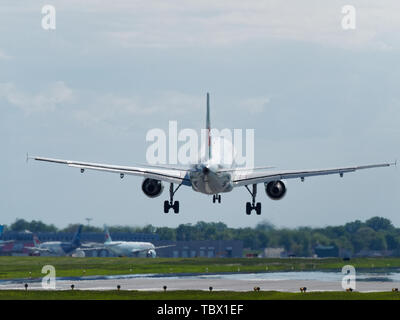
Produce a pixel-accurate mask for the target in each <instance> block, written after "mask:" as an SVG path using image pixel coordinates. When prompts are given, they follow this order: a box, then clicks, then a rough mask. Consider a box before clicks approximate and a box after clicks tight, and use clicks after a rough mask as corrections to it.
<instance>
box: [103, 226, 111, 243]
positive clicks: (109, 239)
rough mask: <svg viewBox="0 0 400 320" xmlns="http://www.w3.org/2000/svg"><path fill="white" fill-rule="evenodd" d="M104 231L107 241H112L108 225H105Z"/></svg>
mask: <svg viewBox="0 0 400 320" xmlns="http://www.w3.org/2000/svg"><path fill="white" fill-rule="evenodd" d="M104 232H105V238H106V239H105V242H111V241H112V239H111V235H110V232H109V231H108V227H107V226H106V225H104Z"/></svg>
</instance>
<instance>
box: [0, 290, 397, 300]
mask: <svg viewBox="0 0 400 320" xmlns="http://www.w3.org/2000/svg"><path fill="white" fill-rule="evenodd" d="M0 300H400V293H398V292H397V293H396V292H368V293H360V292H339V291H335V292H307V293H292V292H278V291H259V292H254V291H249V292H232V291H214V292H207V291H167V292H148V291H123V290H121V291H84V290H82V291H80V290H74V291H72V290H68V291H29V290H28V291H21V290H3V291H0Z"/></svg>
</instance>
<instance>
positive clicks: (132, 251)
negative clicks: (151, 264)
mask: <svg viewBox="0 0 400 320" xmlns="http://www.w3.org/2000/svg"><path fill="white" fill-rule="evenodd" d="M168 247H175V244H170V245H167V246H160V247H154V250H157V249H162V248H168ZM149 250H150V249H149V248H147V249H133V250H131V253H139V252H145V251H149Z"/></svg>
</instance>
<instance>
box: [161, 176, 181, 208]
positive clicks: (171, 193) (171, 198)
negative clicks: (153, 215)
mask: <svg viewBox="0 0 400 320" xmlns="http://www.w3.org/2000/svg"><path fill="white" fill-rule="evenodd" d="M181 185H182V183H181V184H180V185H179V186H178V187H177V188H176V189H175V190H174V184H173V183H171V184H170V186H169V201H168V200H165V201H164V213H168V212H169V209H171V208H172V209H174V212H175V213H179V201H175V202H174V194H175V192H176V191H178V189H179V188H180V186H181Z"/></svg>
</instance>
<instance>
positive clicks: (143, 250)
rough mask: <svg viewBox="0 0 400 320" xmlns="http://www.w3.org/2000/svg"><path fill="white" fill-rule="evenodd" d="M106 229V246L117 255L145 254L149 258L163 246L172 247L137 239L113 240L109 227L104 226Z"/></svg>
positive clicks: (153, 256)
mask: <svg viewBox="0 0 400 320" xmlns="http://www.w3.org/2000/svg"><path fill="white" fill-rule="evenodd" d="M104 230H105V233H106V240H105V242H104V244H103V245H104V248H105V249H107V250H109V251H111V252H112V253H114V254H115V255H117V256H123V257H126V256H140V255H145V256H146V257H147V258H155V257H156V255H157V254H156V250H157V249H161V248H167V247H171V246H172V245H168V246H160V247H155V246H154V245H153V244H152V243H150V242H137V241H112V239H111V235H110V232H109V231H108V228H107V227H106V226H104Z"/></svg>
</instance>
